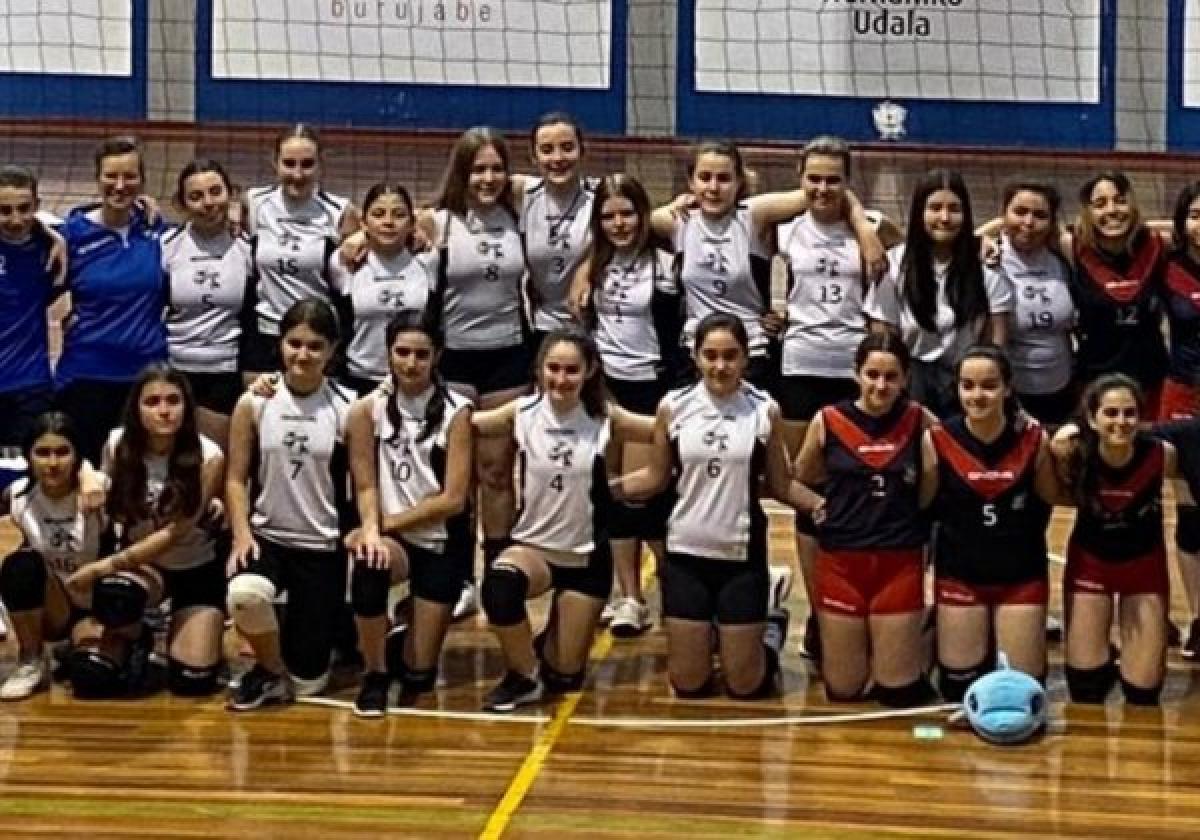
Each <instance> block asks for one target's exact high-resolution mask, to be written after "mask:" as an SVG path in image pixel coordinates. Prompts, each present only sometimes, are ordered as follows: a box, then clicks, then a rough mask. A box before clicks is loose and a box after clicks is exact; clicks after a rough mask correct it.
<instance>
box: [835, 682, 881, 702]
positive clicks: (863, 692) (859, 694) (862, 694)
mask: <svg viewBox="0 0 1200 840" xmlns="http://www.w3.org/2000/svg"><path fill="white" fill-rule="evenodd" d="M870 694H871V692H870V691H868V690H867V687H866V686H862V687H860V688H859V689H858V691H856V692H854V693H853V694H839V693H838V692H836V691H834V690H833V689H831V688H830V687H829V683H825V699H826V700H828V701H829V702H830V703H859V702H861V701H863V700H866V699H868V698H869V696H870Z"/></svg>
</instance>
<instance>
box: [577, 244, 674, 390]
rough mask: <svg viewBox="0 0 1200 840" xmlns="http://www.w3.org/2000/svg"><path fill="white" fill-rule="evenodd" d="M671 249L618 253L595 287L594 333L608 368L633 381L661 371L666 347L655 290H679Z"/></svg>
mask: <svg viewBox="0 0 1200 840" xmlns="http://www.w3.org/2000/svg"><path fill="white" fill-rule="evenodd" d="M671 259H672V257H671V255H670V254H667V253H665V252H663V251H655V250H649V251H645V252H643V253H642V254H639V255H638V256H637V257H636V258H635V259H633V260H627V259H626V258H622V257H616V256H614V257H613V258H612V259H611V260H610V261H609V263H608V265H607V266H605V267H604V271H603V272H602V274H601V275H600V282H599V283H598V284H597V285H596V288H595V289H594V290H593V292H592V305H593V308H594V309H595V312H596V328H595V331H594V335H595V338H596V347H597V349H598V350H599V351H600V361H601V364H603V366H604V373H605V374H606V375H608V376H611V377H612V378H613V379H622V380H626V381H631V382H647V381H652V380H654V379H656V378H657V376H658V368H659V365H660V364H661V362H662V348H661V347H660V346H659V343H658V332H657V330H656V326H655V323H654V312H653V307H652V304H653V301H654V292H655V291H656V290H657V291H662V292H666V293H667V294H674V293H675V281H674V279H673V277H672V276H671Z"/></svg>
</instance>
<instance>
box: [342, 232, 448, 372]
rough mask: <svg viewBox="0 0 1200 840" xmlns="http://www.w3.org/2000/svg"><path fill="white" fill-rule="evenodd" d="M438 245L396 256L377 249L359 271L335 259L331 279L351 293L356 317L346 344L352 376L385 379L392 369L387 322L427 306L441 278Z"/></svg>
mask: <svg viewBox="0 0 1200 840" xmlns="http://www.w3.org/2000/svg"><path fill="white" fill-rule="evenodd" d="M437 260H438V256H437V251H436V250H434V251H426V252H425V253H423V254H412V253H410V252H409V251H403V252H401V253H399V254H396V255H394V256H391V257H384V256H381V255H379V254H376V253H374V252H371V253H369V254H367V258H366V260H364V261H363V264H362V265H361V266H360V267H359V269H358V270H357V271H354V272H351V271H350V270H349V269H347V268H346V267H345V266H344V265H343V264H342V261H341V260H340V259H337V258H336V257H335V258H334V259H332V260H330V263H329V268H330V279H331V280H332V281H333V286H334V288H335V289H336V290H337V291H338V293H339V294H341V295H343V296H345V297H348V298H349V299H350V307H351V309H352V310H353V313H354V321H353V324H352V325H351V329H350V341H349V343H348V344H347V346H346V369H347V370H348V371H349V372H350V375H351V376H357V377H361V378H363V379H373V380H375V381H376V382H379V381H382V380H383V378H384V377H385V376H387V374H388V353H387V340H386V339H387V336H386V333H387V325H388V322H389V321H391V320H392V318H394V317H396V316H397V315H399V314H400V313H401V312H422V311H424V309H425V305H426V304H427V303H428V302H429V295H430V293H431V292H432V291H433V287H434V283H435V282H436V281H437Z"/></svg>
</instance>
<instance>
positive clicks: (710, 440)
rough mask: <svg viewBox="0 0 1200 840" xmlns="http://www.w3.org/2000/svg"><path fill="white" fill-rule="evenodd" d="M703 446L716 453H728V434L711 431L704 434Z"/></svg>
mask: <svg viewBox="0 0 1200 840" xmlns="http://www.w3.org/2000/svg"><path fill="white" fill-rule="evenodd" d="M704 445H705V446H707V447H708V448H710V449H716V450H717V451H718V452H728V451H729V433H728V432H720V431H717V430H716V429H712V430H710V431H707V432H705V433H704Z"/></svg>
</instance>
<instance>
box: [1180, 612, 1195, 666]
mask: <svg viewBox="0 0 1200 840" xmlns="http://www.w3.org/2000/svg"><path fill="white" fill-rule="evenodd" d="M1179 655H1180V656H1182V657H1183V658H1184V659H1188V660H1192V661H1195V660H1196V659H1198V658H1200V618H1197V619H1192V623H1191V624H1190V625H1188V634H1187V640H1186V641H1185V642H1184V643H1183V647H1182V648H1180V650H1179Z"/></svg>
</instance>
